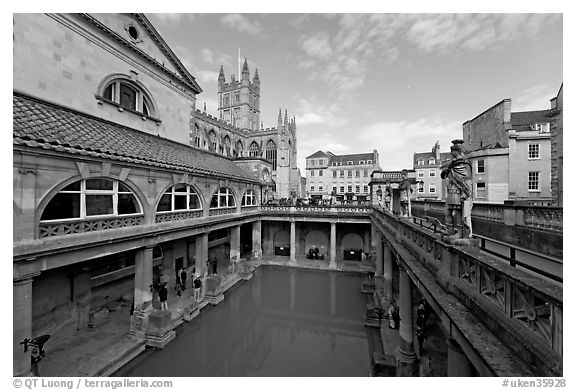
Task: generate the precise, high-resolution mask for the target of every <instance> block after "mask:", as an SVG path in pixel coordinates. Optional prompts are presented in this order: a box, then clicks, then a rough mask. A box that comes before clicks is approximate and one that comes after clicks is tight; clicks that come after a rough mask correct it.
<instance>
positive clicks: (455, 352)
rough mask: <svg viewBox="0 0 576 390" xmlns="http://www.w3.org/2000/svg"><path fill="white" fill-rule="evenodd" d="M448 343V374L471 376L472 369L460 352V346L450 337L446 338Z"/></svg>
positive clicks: (472, 373)
mask: <svg viewBox="0 0 576 390" xmlns="http://www.w3.org/2000/svg"><path fill="white" fill-rule="evenodd" d="M446 344H447V345H448V376H473V375H474V369H473V367H472V364H470V361H469V360H468V358H467V357H466V355H464V352H462V348H460V346H459V345H458V343H456V340H454V339H453V338H452V337H449V338H447V339H446Z"/></svg>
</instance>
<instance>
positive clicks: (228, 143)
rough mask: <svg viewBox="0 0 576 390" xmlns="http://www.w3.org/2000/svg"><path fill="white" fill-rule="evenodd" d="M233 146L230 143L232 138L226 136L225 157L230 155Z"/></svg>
mask: <svg viewBox="0 0 576 390" xmlns="http://www.w3.org/2000/svg"><path fill="white" fill-rule="evenodd" d="M231 144H232V142H231V141H230V137H228V135H226V136H225V137H224V155H225V156H229V155H230V145H231Z"/></svg>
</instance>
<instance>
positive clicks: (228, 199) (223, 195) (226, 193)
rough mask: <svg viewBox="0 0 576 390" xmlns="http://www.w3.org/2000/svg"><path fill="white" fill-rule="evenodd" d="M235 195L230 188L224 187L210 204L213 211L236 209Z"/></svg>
mask: <svg viewBox="0 0 576 390" xmlns="http://www.w3.org/2000/svg"><path fill="white" fill-rule="evenodd" d="M235 206H236V202H235V200H234V194H233V193H232V190H231V189H230V188H226V187H222V188H220V189H219V190H218V192H216V193H215V194H214V196H213V197H212V201H211V202H210V208H211V209H219V208H223V207H235Z"/></svg>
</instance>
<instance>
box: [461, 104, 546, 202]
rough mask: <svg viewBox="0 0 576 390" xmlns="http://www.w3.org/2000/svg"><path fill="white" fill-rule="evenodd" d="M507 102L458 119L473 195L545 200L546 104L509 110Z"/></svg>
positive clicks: (491, 199) (487, 198)
mask: <svg viewBox="0 0 576 390" xmlns="http://www.w3.org/2000/svg"><path fill="white" fill-rule="evenodd" d="M511 106H512V102H511V100H510V99H504V100H502V101H501V102H499V103H498V104H496V105H495V106H493V107H491V108H489V109H488V110H486V111H484V112H483V113H481V114H479V115H477V116H476V117H475V118H473V119H471V120H468V121H466V122H464V124H463V125H462V133H463V139H464V150H467V151H468V155H467V157H468V158H469V159H470V162H471V163H472V179H473V198H474V201H479V202H497V203H502V202H503V201H505V200H519V201H527V202H532V203H534V202H536V203H538V204H548V203H550V201H551V182H550V161H551V160H550V159H551V150H550V119H549V113H550V110H539V111H526V112H511Z"/></svg>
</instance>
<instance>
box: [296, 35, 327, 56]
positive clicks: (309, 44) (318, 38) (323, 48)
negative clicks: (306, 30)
mask: <svg viewBox="0 0 576 390" xmlns="http://www.w3.org/2000/svg"><path fill="white" fill-rule="evenodd" d="M302 49H304V51H305V52H306V54H308V55H309V56H311V57H316V58H320V59H329V58H330V57H331V56H332V49H331V47H330V42H329V36H328V34H327V33H325V32H322V33H319V34H315V35H312V36H306V37H303V39H302Z"/></svg>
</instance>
